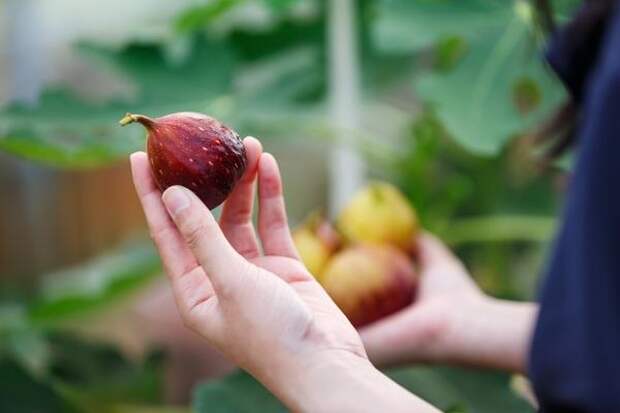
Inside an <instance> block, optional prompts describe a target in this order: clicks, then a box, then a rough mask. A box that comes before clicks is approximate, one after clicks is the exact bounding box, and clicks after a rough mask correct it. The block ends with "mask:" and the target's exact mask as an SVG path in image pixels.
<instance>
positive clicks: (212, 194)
mask: <svg viewBox="0 0 620 413" xmlns="http://www.w3.org/2000/svg"><path fill="white" fill-rule="evenodd" d="M133 122H139V123H141V124H142V126H144V127H145V128H146V130H147V131H148V139H147V143H146V145H147V152H148V156H149V161H150V163H151V168H152V173H153V178H154V179H155V182H156V183H157V186H158V187H159V189H160V190H161V191H164V190H165V189H166V188H168V187H170V186H173V185H182V186H184V187H186V188H188V189H191V190H192V191H193V192H194V193H195V194H196V195H197V196H198V197H199V198H200V199H201V200H202V202H204V203H205V205H206V206H207V207H208V208H209V209H213V208H215V207H217V206H218V205H220V204H221V203H222V202H224V200H225V199H226V197H227V196H228V195H229V194H230V192H231V191H232V190H233V188H234V187H235V185H236V184H237V181H238V180H239V179H240V178H241V176H242V175H243V172H244V171H245V167H246V163H247V161H246V157H245V146H244V145H243V142H242V141H241V139H240V138H239V135H238V134H237V133H236V132H235V131H233V130H232V129H230V128H228V127H227V126H225V125H223V124H221V123H220V122H219V121H217V120H216V119H213V118H211V117H209V116H206V115H203V114H200V113H193V112H180V113H172V114H170V115H166V116H163V117H160V118H155V119H152V118H149V117H147V116H143V115H134V114H131V113H128V114H126V115H125V117H123V119H121V121H120V124H121V125H122V126H124V125H127V124H130V123H133Z"/></svg>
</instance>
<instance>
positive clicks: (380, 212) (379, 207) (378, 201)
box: [338, 182, 418, 249]
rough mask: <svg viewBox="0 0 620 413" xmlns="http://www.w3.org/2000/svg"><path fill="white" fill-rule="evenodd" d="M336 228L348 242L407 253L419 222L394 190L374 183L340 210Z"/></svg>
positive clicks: (386, 184)
mask: <svg viewBox="0 0 620 413" xmlns="http://www.w3.org/2000/svg"><path fill="white" fill-rule="evenodd" d="M338 228H339V229H340V231H341V232H342V234H343V235H344V236H345V237H346V238H347V239H349V240H350V241H355V242H365V243H373V244H392V245H395V246H397V247H400V248H403V249H407V248H408V247H409V246H410V244H411V243H412V240H413V239H414V237H415V234H416V232H417V231H418V218H417V216H416V213H415V210H414V209H413V207H412V206H411V205H410V204H409V202H408V201H407V199H406V198H405V196H404V195H403V194H402V193H401V192H400V191H399V190H398V189H397V188H396V187H394V186H393V185H390V184H388V183H384V182H375V183H372V184H370V185H368V186H367V187H366V188H364V189H362V190H361V191H359V192H358V193H357V194H356V195H355V196H354V197H353V199H352V200H351V201H350V202H349V203H348V204H347V206H346V207H345V208H344V209H343V210H342V212H341V213H340V216H339V217H338Z"/></svg>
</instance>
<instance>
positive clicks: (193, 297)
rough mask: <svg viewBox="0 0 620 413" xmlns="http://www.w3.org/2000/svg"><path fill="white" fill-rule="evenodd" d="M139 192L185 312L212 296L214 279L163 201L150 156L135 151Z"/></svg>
mask: <svg viewBox="0 0 620 413" xmlns="http://www.w3.org/2000/svg"><path fill="white" fill-rule="evenodd" d="M130 162H131V171H132V175H133V180H134V184H135V187H136V192H137V193H138V197H139V198H140V202H141V203H142V208H143V209H144V213H145V215H146V219H147V223H148V226H149V229H150V233H151V237H152V238H153V241H154V242H155V246H156V247H157V250H158V251H159V254H160V256H161V258H162V261H163V264H164V267H165V269H166V273H167V274H168V276H169V278H170V280H171V282H172V290H173V293H174V296H175V300H176V302H177V306H178V307H179V311H180V312H181V314H182V315H185V314H188V313H190V312H191V311H193V309H194V308H195V307H197V306H199V305H201V304H203V303H205V302H207V301H208V300H209V299H211V298H213V296H214V293H213V287H212V286H211V282H210V281H209V279H208V278H207V277H206V275H205V274H204V271H202V268H201V267H200V266H199V265H198V263H197V262H196V260H195V258H194V256H193V254H192V253H191V251H190V250H189V249H188V248H187V245H186V244H185V241H184V240H183V238H182V237H181V235H180V234H179V232H178V230H177V229H176V227H175V225H174V223H173V222H172V220H171V219H170V217H169V216H168V213H167V212H166V209H165V208H164V205H163V204H162V202H161V193H160V191H159V189H157V187H156V185H155V182H154V181H153V177H152V174H151V170H150V166H149V163H148V159H147V156H146V154H145V153H144V152H136V153H134V154H132V155H131V157H130Z"/></svg>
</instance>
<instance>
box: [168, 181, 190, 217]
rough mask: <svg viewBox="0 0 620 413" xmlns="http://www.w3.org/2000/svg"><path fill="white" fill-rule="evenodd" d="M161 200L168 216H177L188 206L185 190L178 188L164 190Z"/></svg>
mask: <svg viewBox="0 0 620 413" xmlns="http://www.w3.org/2000/svg"><path fill="white" fill-rule="evenodd" d="M162 200H163V201H164V205H165V206H166V209H167V210H168V212H169V213H170V215H177V214H178V213H179V212H181V211H182V210H183V209H185V208H187V207H188V206H189V204H190V199H189V196H188V195H187V192H186V190H185V189H183V188H181V187H179V186H173V187H170V188H168V189H166V192H164V195H163V196H162Z"/></svg>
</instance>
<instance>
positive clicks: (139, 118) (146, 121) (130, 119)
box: [118, 112, 155, 128]
mask: <svg viewBox="0 0 620 413" xmlns="http://www.w3.org/2000/svg"><path fill="white" fill-rule="evenodd" d="M134 122H138V123H141V124H142V125H144V126H145V127H147V128H148V127H149V126H151V125H152V124H153V123H155V122H154V121H153V119H151V118H149V117H148V116H144V115H135V114H133V113H129V112H127V113H126V114H125V116H123V118H122V119H121V120H119V121H118V123H119V124H120V125H121V126H125V125H129V124H130V123H134Z"/></svg>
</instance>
